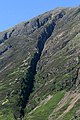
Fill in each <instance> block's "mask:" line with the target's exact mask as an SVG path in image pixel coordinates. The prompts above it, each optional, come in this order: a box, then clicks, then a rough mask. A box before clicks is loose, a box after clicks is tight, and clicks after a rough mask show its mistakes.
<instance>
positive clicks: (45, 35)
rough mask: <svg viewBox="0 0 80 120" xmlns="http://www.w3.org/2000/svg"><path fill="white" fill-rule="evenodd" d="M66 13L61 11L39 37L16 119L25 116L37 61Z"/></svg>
mask: <svg viewBox="0 0 80 120" xmlns="http://www.w3.org/2000/svg"><path fill="white" fill-rule="evenodd" d="M63 16H64V13H63V12H61V13H59V14H58V15H57V16H56V17H55V19H53V20H51V21H50V22H49V24H48V25H46V27H45V28H44V29H43V31H42V32H41V35H40V36H39V37H38V42H37V52H36V53H35V54H34V56H33V58H32V60H31V63H30V67H29V69H28V72H27V73H26V77H25V78H24V77H23V78H22V79H21V90H20V91H21V92H20V94H19V96H20V98H19V101H18V104H17V106H18V107H19V109H18V110H16V111H15V113H14V118H15V120H22V118H23V117H24V109H25V107H26V105H27V103H28V100H29V96H30V94H31V93H32V90H33V87H34V81H35V80H34V77H35V75H36V67H37V63H38V61H39V60H40V57H41V54H42V51H43V49H44V45H45V42H46V41H47V40H48V38H49V37H50V36H51V35H52V33H53V30H54V28H55V25H56V22H57V20H58V19H60V18H62V17H63Z"/></svg>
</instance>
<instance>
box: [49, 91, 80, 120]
mask: <svg viewBox="0 0 80 120" xmlns="http://www.w3.org/2000/svg"><path fill="white" fill-rule="evenodd" d="M79 99H80V93H77V92H74V91H73V92H67V93H66V94H65V96H64V98H63V99H62V100H61V101H60V102H59V103H58V105H57V107H56V109H54V110H53V112H52V113H51V114H50V116H49V118H48V120H53V117H52V116H53V115H54V114H55V113H56V112H58V111H59V110H60V109H61V108H62V107H64V106H65V105H66V104H67V102H69V101H70V100H71V102H70V104H69V106H68V108H67V109H66V110H65V111H64V112H63V113H62V114H61V115H60V116H59V117H58V118H57V119H56V120H60V118H61V117H63V116H64V115H65V114H66V113H68V112H69V111H70V110H71V109H72V108H73V107H74V105H75V103H76V102H77V101H78V100H79Z"/></svg>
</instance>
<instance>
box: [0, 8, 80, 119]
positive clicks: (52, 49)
mask: <svg viewBox="0 0 80 120" xmlns="http://www.w3.org/2000/svg"><path fill="white" fill-rule="evenodd" d="M79 46H80V8H79V7H77V8H58V9H55V10H53V11H49V12H46V13H45V14H43V15H39V16H37V17H35V18H33V19H32V20H30V21H27V22H23V23H21V24H18V25H16V26H14V27H13V28H11V29H9V30H6V31H4V32H1V33H0V111H1V115H2V116H1V120H3V116H4V120H5V119H6V116H7V117H8V119H10V120H11V119H12V120H13V119H15V120H19V119H20V120H22V119H23V117H24V115H25V117H24V120H26V119H28V116H29V114H28V113H29V112H30V111H31V110H33V109H34V108H35V107H36V106H38V105H39V104H40V103H41V101H42V100H43V99H46V97H47V96H48V95H50V94H51V95H54V94H55V93H56V94H57V93H58V92H61V91H64V92H65V91H74V90H76V89H77V91H78V92H79V90H80V88H79V85H80V78H79V77H80V75H79V74H80V47H79ZM48 109H49V108H48ZM78 109H79V108H78V107H77V110H78ZM24 110H25V111H26V112H24ZM5 111H7V112H5ZM10 111H12V112H11V113H10ZM51 112H52V111H51ZM76 112H77V111H76V110H75V113H74V114H75V115H76ZM44 113H45V111H44ZM33 114H34V113H33ZM37 114H38V113H37ZM39 114H41V113H39ZM50 114H51V113H49V115H50ZM69 114H70V113H69ZM34 115H35V114H34ZM44 115H45V114H44ZM49 115H48V114H47V118H48V117H49ZM13 116H14V117H13ZM36 116H37V115H35V116H34V117H32V118H29V120H34V119H35V120H38V119H39V118H40V117H39V118H38V117H36ZM72 116H73V115H72ZM43 117H44V116H43ZM57 117H58V116H57V115H56V118H55V117H53V118H51V119H53V120H54V119H57ZM78 117H79V116H78ZM47 118H46V117H45V120H46V119H47ZM49 118H50V117H49ZM61 120H63V119H62V118H61Z"/></svg>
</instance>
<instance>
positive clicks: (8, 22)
mask: <svg viewBox="0 0 80 120" xmlns="http://www.w3.org/2000/svg"><path fill="white" fill-rule="evenodd" d="M79 3H80V0H64V1H63V0H58V1H55V0H50V1H49V0H48V1H45V0H44V1H43V0H40V1H37V0H34V1H31V0H29V1H26V0H24V1H20V0H17V1H16V0H14V1H11V0H7V1H6V2H5V0H3V1H1V2H0V12H1V15H0V32H2V31H4V30H7V29H9V28H11V27H13V26H14V25H16V24H18V23H20V22H22V21H25V20H30V19H32V18H34V17H35V16H37V15H39V14H42V13H44V12H46V11H49V10H52V9H54V8H56V7H71V6H73V7H74V6H79Z"/></svg>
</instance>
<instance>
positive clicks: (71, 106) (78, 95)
mask: <svg viewBox="0 0 80 120" xmlns="http://www.w3.org/2000/svg"><path fill="white" fill-rule="evenodd" d="M79 99H80V93H78V94H77V95H76V96H75V97H74V98H73V99H72V100H71V102H70V105H69V106H68V108H67V109H66V110H65V111H64V112H63V114H61V115H60V116H59V117H58V118H57V119H56V120H60V118H62V117H63V116H64V115H65V114H67V113H68V112H69V111H70V110H71V109H72V108H73V107H74V105H75V103H76V102H77V101H78V100H79Z"/></svg>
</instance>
